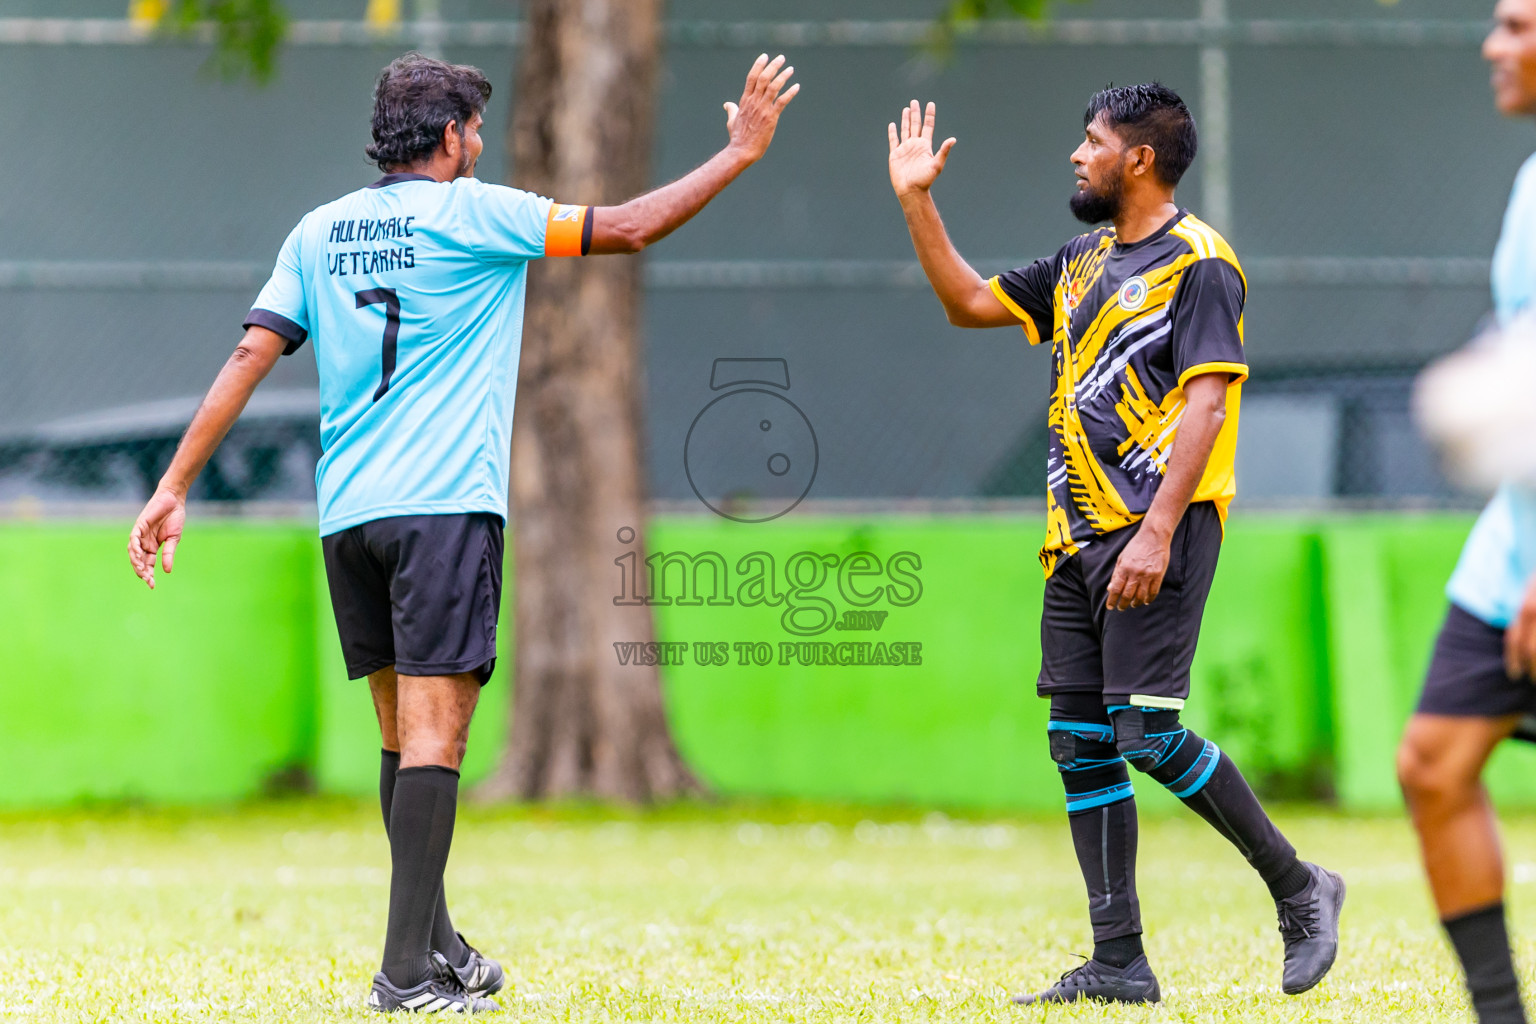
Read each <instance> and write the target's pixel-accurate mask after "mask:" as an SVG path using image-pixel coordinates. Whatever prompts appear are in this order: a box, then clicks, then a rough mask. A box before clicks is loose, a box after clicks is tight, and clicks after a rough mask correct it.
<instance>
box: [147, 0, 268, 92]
mask: <svg viewBox="0 0 1536 1024" xmlns="http://www.w3.org/2000/svg"><path fill="white" fill-rule="evenodd" d="M205 22H206V23H211V24H212V25H213V29H214V41H215V47H214V52H213V56H212V57H211V58H210V59H209V66H210V67H211V68H212V69H213V70H214V71H216V72H217V73H218V74H219V75H220V76H221V77H223V78H226V79H238V78H243V77H246V76H249V77H250V78H251V79H252V80H253V81H256V82H263V83H264V82H268V81H270V80H271V79H272V76H273V74H274V73H275V72H276V71H277V48H278V46H279V45H280V44H281V43H282V41H283V36H284V35H285V34H286V33H287V31H288V12H287V10H286V9H285V8H284V6H283V3H282V0H173V2H172V3H171V4H170V6H169V7H167V8H166V10H165V13H164V14H163V15H162V17H161V19H160V23H161V25H162V26H163V27H164V28H166V29H168V30H169V31H171V32H174V33H178V34H190V33H191V32H193V31H195V30H196V28H197V27H198V25H199V24H201V23H205Z"/></svg>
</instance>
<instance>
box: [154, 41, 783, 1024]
mask: <svg viewBox="0 0 1536 1024" xmlns="http://www.w3.org/2000/svg"><path fill="white" fill-rule="evenodd" d="M793 72H794V69H793V68H788V67H785V66H784V58H783V57H782V56H780V57H777V58H775V59H773V60H771V61H770V60H769V59H768V56H767V55H766V54H764V55H763V56H761V57H759V58H758V60H757V62H756V63H755V64H754V65H753V67H752V70H751V72H750V73H749V74H748V76H747V84H746V89H745V91H744V92H743V94H742V97H741V101H740V103H739V104H737V103H726V104H725V108H726V130H727V132H728V135H729V142H728V144H727V145H726V146H725V148H724V149H722V150H721V151H720V152H719V153H717V154H716V155H715V156H714V157H712V158H711V159H710V160H708V161H707V162H705V163H704V164H702V165H701V166H700V167H698V168H697V169H695V170H694V171H693V172H691V173H690V174H688V175H687V176H685V177H683V178H681V179H679V180H678V181H675V182H673V183H672V184H670V185H667V186H665V187H663V188H659V189H657V190H655V191H653V192H650V193H647V194H646V195H643V196H640V197H639V198H637V199H633V200H631V201H629V202H627V203H625V204H623V205H622V206H615V207H588V206H574V205H565V204H561V203H556V202H552V201H551V200H549V199H545V198H542V197H540V196H536V195H531V194H529V193H527V192H521V191H518V190H517V189H512V188H505V187H502V186H500V185H487V184H485V183H483V182H480V181H477V180H476V179H475V178H474V176H473V175H474V170H475V162H476V160H477V158H478V157H479V156H480V152H481V148H482V144H481V141H480V136H479V129H480V125H481V122H482V112H483V110H484V108H485V104H486V101H487V100H489V99H490V95H491V87H490V84H489V83H488V82H487V81H486V79H485V76H484V75H482V74H481V73H480V72H479V71H478V70H477V69H475V68H471V67H464V66H459V65H452V64H446V63H444V62H442V61H438V60H432V59H430V58H427V57H422V56H420V55H418V54H408V55H406V56H404V57H402V58H400V59H399V60H396V61H395V62H393V63H392V64H390V65H389V66H388V67H387V68H385V69H384V71H383V72H382V73H381V74H380V76H379V79H378V83H377V85H376V87H375V89H374V110H373V125H372V128H373V143H372V144H371V145H369V146H368V148H367V151H368V156H369V157H370V158H371V159H373V160H374V161H375V162H376V163H377V164H378V166H379V168H380V169H381V170H382V171H384V172H385V173H384V176H383V177H382V178H380V179H379V180H378V181H376V182H374V183H373V184H372V185H369V186H368V187H366V188H362V189H359V190H357V191H356V192H352V193H350V194H349V195H346V196H343V197H341V198H340V199H338V200H336V201H335V202H332V203H327V204H326V205H324V206H321V207H320V208H318V209H316V210H314V211H312V212H310V213H308V214H306V215H305V216H304V218H303V219H302V220H300V221H299V224H298V226H297V227H295V228H294V229H293V231H292V232H291V233H290V234H289V236H288V239H287V241H286V242H284V243H283V247H282V251H281V252H280V253H279V254H278V259H277V266H276V269H275V270H274V271H273V273H272V278H271V280H270V281H268V282H267V285H266V287H264V288H263V289H262V290H261V294H260V295H259V296H258V297H257V299H256V303H255V306H254V307H253V308H252V309H251V312H250V314H249V315H248V316H247V317H246V318H245V328H246V334H245V337H244V339H243V340H242V341H241V342H240V344H239V346H238V347H237V348H236V349H235V353H234V355H233V356H231V357H230V359H229V361H228V363H226V364H225V367H224V369H223V370H222V371H221V372H220V373H219V376H218V378H217V379H216V380H215V381H214V384H213V387H212V388H211V389H210V390H209V392H208V395H207V397H206V398H205V399H204V400H203V404H202V406H201V407H200V408H199V409H198V411H197V414H196V416H194V417H193V420H192V424H191V426H189V427H188V428H187V433H186V436H185V437H184V438H183V439H182V442H181V445H180V446H179V447H178V448H177V451H176V456H175V458H174V459H173V460H172V462H171V466H170V468H169V469H168V470H167V471H166V473H165V476H164V477H163V478H162V479H161V482H160V486H159V488H158V490H157V491H156V492H155V495H154V496H153V497H152V498H151V499H150V501H149V503H148V504H147V505H146V506H145V507H144V511H143V512H142V513H140V515H139V518H138V521H137V522H136V523H135V524H134V527H133V532H132V534H131V535H130V537H129V542H128V553H129V558H130V560H131V562H132V563H133V568H134V571H135V572H136V573H137V574H138V575H139V576H140V578H142V579H143V580H144V582H145V583H147V584H148V585H149V586H150V587H151V588H153V587H154V585H155V559H156V555H157V554H159V555H160V557H161V561H162V564H163V565H164V567H165V571H166V572H167V573H169V572H170V571H171V569H172V565H173V563H174V557H175V551H176V546H177V544H178V543H179V541H180V540H181V534H182V527H183V524H184V521H185V519H186V507H185V502H186V495H187V490H188V488H189V487H190V486H191V484H192V481H193V480H194V479H195V478H196V476H197V474H198V472H199V471H201V469H202V468H203V466H204V465H205V464H206V463H207V461H208V459H209V457H210V456H211V455H212V454H213V451H214V449H215V448H217V447H218V444H219V442H220V441H221V440H222V439H223V437H224V435H225V433H227V432H228V430H229V428H230V426H231V425H232V424H233V423H234V421H235V420H236V418H237V417H238V416H239V415H240V411H241V409H243V408H244V407H245V403H246V401H247V400H248V399H249V398H250V395H251V393H252V391H253V390H254V389H255V387H256V385H257V384H258V383H259V382H260V381H261V380H262V378H263V377H265V376H266V374H267V373H268V371H270V370H271V368H272V366H273V365H274V364H275V363H276V362H277V359H278V358H279V356H281V355H286V354H289V353H292V352H295V351H296V350H298V348H299V347H300V346H302V345H303V344H304V343H305V341H306V340H309V341H311V343H312V346H311V347H312V348H313V350H314V352H315V361H316V363H317V365H318V367H319V371H320V435H321V437H320V440H321V447H322V449H323V452H324V454H323V455H322V456H321V459H320V464H319V466H318V468H317V470H316V476H315V480H316V486H317V488H318V490H319V502H320V534H321V537H322V538H323V539H322V545H323V547H324V552H325V567H326V576H327V578H328V580H329V583H330V591H331V603H332V605H333V607H334V609H335V613H336V624H337V628H338V630H339V632H340V635H341V644H342V651H343V654H344V656H345V658H346V662H347V671H348V675H349V676H350V677H351V678H354V679H357V678H360V677H362V676H367V677H368V685H369V688H370V690H371V691H372V694H373V701H374V707H375V710H376V711H377V712H378V718H379V729H380V734H381V737H382V740H383V744H382V745H383V755H382V758H381V765H380V781H379V796H380V802H381V806H382V808H383V812H384V824H385V828H386V830H387V832H388V835H389V840H390V856H391V864H392V873H391V880H390V892H389V923H388V927H387V930H386V933H385V938H384V955H383V963H382V966H381V969H380V971H379V973H378V974H377V975H375V977H374V980H373V987H372V990H371V991H370V992H369V996H368V1005H369V1006H370V1007H372V1008H374V1009H377V1010H386V1011H387V1010H406V1011H429V1012H433V1011H452V1012H461V1013H462V1012H475V1011H479V1010H494V1009H496V1008H497V1006H496V1004H495V1003H494V1002H492V1001H491V1000H489V999H486V998H484V997H485V996H487V995H489V994H490V993H493V992H495V991H496V990H497V989H499V988H500V987H501V985H502V983H503V972H502V969H501V967H500V966H499V965H498V964H497V963H496V962H495V961H493V960H490V959H489V958H487V957H484V956H482V955H481V954H480V953H478V952H477V951H476V950H475V949H473V948H472V947H470V946H469V945H468V944H467V943H465V942H464V940H463V937H462V936H460V935H459V934H458V933H457V932H456V931H455V930H454V928H453V924H452V922H451V920H450V918H449V915H448V907H447V901H446V899H445V898H444V896H443V869H444V867H445V866H446V864H447V861H448V850H449V847H450V845H451V843H452V840H453V823H454V814H455V807H456V805H457V800H458V783H459V773H458V769H459V765H460V763H461V762H462V760H463V757H464V748H465V742H466V739H467V736H468V732H469V722H470V717H471V715H472V714H473V713H474V708H475V704H476V701H477V700H478V698H479V693H480V687H481V686H483V685H484V684H485V682H486V680H487V679H489V678H490V675H491V671H492V669H493V667H494V666H495V657H496V619H497V612H498V609H499V606H500V601H501V568H502V551H503V538H502V531H503V528H504V525H505V516H506V509H507V477H508V460H509V453H510V450H511V431H512V400H513V393H514V390H515V385H516V381H517V364H518V354H519V349H520V345H521V337H522V326H523V297H524V287H525V284H526V280H527V277H526V275H527V265H528V261H529V260H534V259H538V258H539V257H541V256H584V255H587V254H588V253H593V254H596V253H632V252H638V251H639V250H640V249H642V248H644V247H645V246H646V245H647V244H648V243H650V242H652V241H655V240H656V239H659V238H662V237H664V236H666V235H667V234H668V233H670V232H671V231H673V230H674V229H676V228H677V227H678V226H680V225H681V224H683V223H684V222H685V221H687V220H688V219H689V218H690V217H692V216H693V215H694V214H696V213H698V212H699V210H701V209H702V208H703V207H704V205H705V204H706V203H708V202H709V201H710V200H711V199H712V198H714V197H715V196H716V195H718V194H719V193H720V191H721V190H722V189H724V188H725V187H726V186H727V185H728V184H730V183H731V181H733V180H734V179H735V178H736V176H737V175H739V174H740V173H741V172H742V171H744V170H745V169H746V168H747V167H748V166H750V165H751V164H753V163H755V162H756V161H757V160H758V159H760V158H761V157H762V155H763V153H764V152H765V151H766V150H767V148H768V144H769V143H770V142H771V141H772V139H773V134H774V129H775V128H776V126H777V124H778V119H779V115H780V113H781V112H782V111H783V110H784V107H785V106H786V105H788V103H789V101H790V100H791V99H793V97H794V95H795V93H796V92H798V91H799V88H800V87H799V86H798V85H793V86H789V87H788V88H787V89H786V88H785V86H786V85H788V82H789V78H790V76H791V75H792V74H793Z"/></svg>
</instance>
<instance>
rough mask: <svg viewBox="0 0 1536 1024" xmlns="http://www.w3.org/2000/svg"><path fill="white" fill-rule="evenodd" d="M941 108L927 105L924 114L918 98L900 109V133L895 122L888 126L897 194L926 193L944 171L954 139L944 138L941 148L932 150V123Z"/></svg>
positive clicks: (892, 169) (893, 178) (893, 183)
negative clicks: (925, 114) (926, 110)
mask: <svg viewBox="0 0 1536 1024" xmlns="http://www.w3.org/2000/svg"><path fill="white" fill-rule="evenodd" d="M937 113H938V108H937V107H935V106H934V105H933V104H932V103H930V104H928V114H927V116H926V117H924V116H923V111H922V108H921V107H919V106H918V104H917V100H913V101H912V105H911V106H909V107H903V108H902V111H901V132H900V134H899V136H898V134H897V130H896V122H894V121H892V122H891V123H890V124H889V125H887V126H886V133H887V134H888V135H889V136H890V143H891V161H890V162H891V187H892V188H894V189H895V190H896V195H897V196H898V197H899V196H904V195H906V194H907V193H909V192H926V191H928V189H929V187H930V186H931V185H933V180H934V179H935V178H937V177H938V176H939V172H940V171H942V170H944V162H945V161H946V160H948V159H949V151H950V150H951V149H952V148H954V145H955V140H954V139H952V138H951V139H945V140H944V144H943V145H942V146H940V147H939V151H938V152H937V153H935V152H934V151H933V123H934V119H935V116H936V115H937Z"/></svg>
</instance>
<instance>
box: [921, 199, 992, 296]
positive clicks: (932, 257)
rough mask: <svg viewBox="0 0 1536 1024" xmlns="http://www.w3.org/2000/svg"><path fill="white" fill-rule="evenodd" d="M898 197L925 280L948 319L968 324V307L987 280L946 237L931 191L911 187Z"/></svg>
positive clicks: (985, 285)
mask: <svg viewBox="0 0 1536 1024" xmlns="http://www.w3.org/2000/svg"><path fill="white" fill-rule="evenodd" d="M900 199H901V212H902V215H903V216H904V217H905V218H906V221H907V231H908V232H909V233H910V234H911V235H912V248H913V249H914V250H915V251H916V252H917V261H918V262H919V263H920V264H922V267H923V273H924V274H925V275H926V276H927V278H928V283H929V284H930V285H932V287H933V292H934V294H935V295H937V296H938V297H939V301H940V302H941V303H943V304H944V312H945V313H947V314H948V315H949V319H950V322H951V323H954V324H960V325H962V326H969V325H970V323H971V322H972V321H973V320H974V319H975V314H974V311H973V309H972V307H973V305H974V303H975V301H976V298H977V296H978V295H980V294H981V293H983V292H986V291H987V283H986V282H985V281H983V280H982V278H981V275H980V274H978V273H976V271H975V270H974V269H973V268H972V267H971V265H970V264H969V263H967V262H965V259H964V257H962V256H961V255H960V252H959V250H957V249H956V248H955V246H954V243H953V242H951V241H950V240H949V232H947V231H945V230H944V221H943V218H941V217H940V216H939V208H938V207H937V206H936V205H934V202H933V196H932V194H931V193H929V192H928V191H927V190H914V191H911V192H907V193H905V194H904V195H902V196H901V197H900Z"/></svg>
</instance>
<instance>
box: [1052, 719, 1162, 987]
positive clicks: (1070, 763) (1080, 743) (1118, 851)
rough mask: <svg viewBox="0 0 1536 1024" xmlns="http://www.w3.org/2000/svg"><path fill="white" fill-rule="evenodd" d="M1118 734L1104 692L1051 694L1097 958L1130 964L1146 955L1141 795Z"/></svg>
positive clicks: (1059, 763)
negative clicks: (1139, 880)
mask: <svg viewBox="0 0 1536 1024" xmlns="http://www.w3.org/2000/svg"><path fill="white" fill-rule="evenodd" d="M1112 738H1113V732H1112V730H1111V727H1110V723H1109V719H1108V717H1107V716H1106V715H1105V714H1104V707H1103V704H1102V702H1101V701H1100V700H1099V696H1098V694H1079V693H1060V694H1055V695H1053V696H1052V697H1051V722H1050V741H1051V759H1052V760H1054V761H1055V762H1056V767H1057V768H1058V769H1059V770H1060V772H1061V781H1062V785H1063V787H1064V788H1065V789H1066V792H1067V823H1068V825H1069V826H1070V828H1071V830H1072V846H1073V848H1074V849H1075V850H1076V851H1077V863H1078V867H1079V868H1081V869H1082V872H1083V882H1084V883H1085V884H1086V885H1087V888H1088V918H1089V920H1090V921H1091V922H1092V924H1093V939H1094V959H1095V960H1099V961H1101V962H1103V963H1108V964H1112V965H1114V966H1116V967H1124V966H1125V965H1126V964H1128V963H1130V962H1131V961H1132V960H1134V959H1136V957H1137V956H1139V955H1140V954H1141V939H1140V935H1141V905H1140V903H1139V901H1138V900H1137V898H1136V839H1137V825H1136V800H1135V798H1134V796H1133V793H1132V790H1131V777H1130V775H1129V774H1128V773H1127V772H1126V770H1125V762H1124V761H1123V760H1121V758H1120V754H1119V752H1118V751H1117V750H1116V749H1115V745H1114V743H1113V742H1112ZM1126 939H1134V940H1135V952H1133V953H1132V954H1131V955H1130V956H1128V957H1127V956H1125V953H1126V951H1127V949H1128V948H1130V943H1129V942H1126V941H1119V940H1126ZM1101 952H1102V953H1103V956H1100V953H1101ZM1121 961H1123V962H1121Z"/></svg>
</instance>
